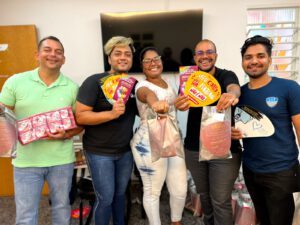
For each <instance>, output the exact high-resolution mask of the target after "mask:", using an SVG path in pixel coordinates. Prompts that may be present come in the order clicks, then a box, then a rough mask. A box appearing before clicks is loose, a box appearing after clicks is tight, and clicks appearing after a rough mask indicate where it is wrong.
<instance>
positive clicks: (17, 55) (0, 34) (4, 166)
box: [0, 25, 48, 196]
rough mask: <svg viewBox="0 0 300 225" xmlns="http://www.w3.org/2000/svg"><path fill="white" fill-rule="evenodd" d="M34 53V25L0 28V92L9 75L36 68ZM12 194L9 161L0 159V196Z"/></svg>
mask: <svg viewBox="0 0 300 225" xmlns="http://www.w3.org/2000/svg"><path fill="white" fill-rule="evenodd" d="M36 51H37V34H36V28H35V26H34V25H24V26H0V92H1V89H2V86H3V84H4V82H5V81H6V79H7V78H9V77H10V76H11V75H13V74H16V73H20V72H23V71H26V70H31V69H34V68H35V67H37V65H38V64H37V61H36V59H35V53H36ZM0 144H1V143H0ZM47 192H48V190H47V188H46V189H44V193H47ZM13 194H14V191H13V169H12V165H11V159H10V158H0V196H11V195H13Z"/></svg>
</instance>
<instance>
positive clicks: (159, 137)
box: [147, 110, 184, 162]
mask: <svg viewBox="0 0 300 225" xmlns="http://www.w3.org/2000/svg"><path fill="white" fill-rule="evenodd" d="M149 111H151V112H149ZM149 111H148V112H149V113H148V120H147V123H148V130H149V141H150V147H151V157H152V162H155V161H157V160H159V159H160V158H161V157H162V158H166V157H172V156H176V155H177V156H179V157H182V158H184V151H183V144H182V141H181V136H180V132H179V128H178V126H177V121H176V120H175V118H174V117H173V116H171V115H170V114H156V113H154V112H153V111H152V110H149Z"/></svg>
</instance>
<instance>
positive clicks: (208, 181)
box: [185, 150, 241, 225]
mask: <svg viewBox="0 0 300 225" xmlns="http://www.w3.org/2000/svg"><path fill="white" fill-rule="evenodd" d="M185 158H186V163H187V168H188V169H189V170H190V172H191V174H192V177H193V179H194V182H195V184H196V188H197V192H198V193H199V194H200V201H201V206H202V209H203V216H204V217H203V222H204V224H205V225H232V224H233V216H232V206H231V192H232V189H233V185H234V182H235V180H236V178H237V176H238V173H239V168H240V165H241V153H233V154H232V158H231V159H218V160H210V161H200V162H199V152H198V151H189V150H186V151H185Z"/></svg>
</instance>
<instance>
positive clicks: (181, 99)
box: [174, 95, 190, 111]
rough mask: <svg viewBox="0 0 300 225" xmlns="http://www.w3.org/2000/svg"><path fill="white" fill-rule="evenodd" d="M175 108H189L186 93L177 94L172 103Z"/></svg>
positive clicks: (182, 109) (181, 109) (184, 109)
mask: <svg viewBox="0 0 300 225" xmlns="http://www.w3.org/2000/svg"><path fill="white" fill-rule="evenodd" d="M174 105H175V107H176V109H178V110H180V111H186V110H188V109H189V108H190V102H189V97H188V96H187V95H181V96H178V97H177V98H176V99H175V103H174Z"/></svg>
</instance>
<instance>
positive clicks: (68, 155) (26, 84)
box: [0, 69, 78, 167]
mask: <svg viewBox="0 0 300 225" xmlns="http://www.w3.org/2000/svg"><path fill="white" fill-rule="evenodd" d="M77 91H78V85H77V84H76V83H74V82H73V81H72V80H70V79H69V78H67V77H65V76H64V75H63V74H62V73H61V74H60V75H59V77H58V78H57V80H56V81H55V82H54V83H53V84H51V86H49V87H48V86H46V85H45V84H44V82H43V81H42V80H41V79H40V77H39V74H38V69H35V70H32V71H27V72H24V73H20V74H16V75H14V76H12V77H10V78H9V79H8V80H7V81H6V82H5V84H4V86H3V88H2V92H1V95H0V102H2V103H4V104H5V105H8V106H12V107H14V108H15V110H14V111H15V113H16V117H17V119H22V118H25V117H28V116H31V115H34V114H38V113H42V112H47V111H50V110H55V109H58V108H62V107H66V106H72V107H73V109H74V106H75V101H76V95H77ZM74 160H75V156H74V152H73V142H72V140H37V141H34V142H32V143H29V144H27V145H21V144H20V143H19V142H18V145H17V158H15V159H13V165H14V166H16V167H49V166H56V165H62V164H67V163H72V162H74Z"/></svg>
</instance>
